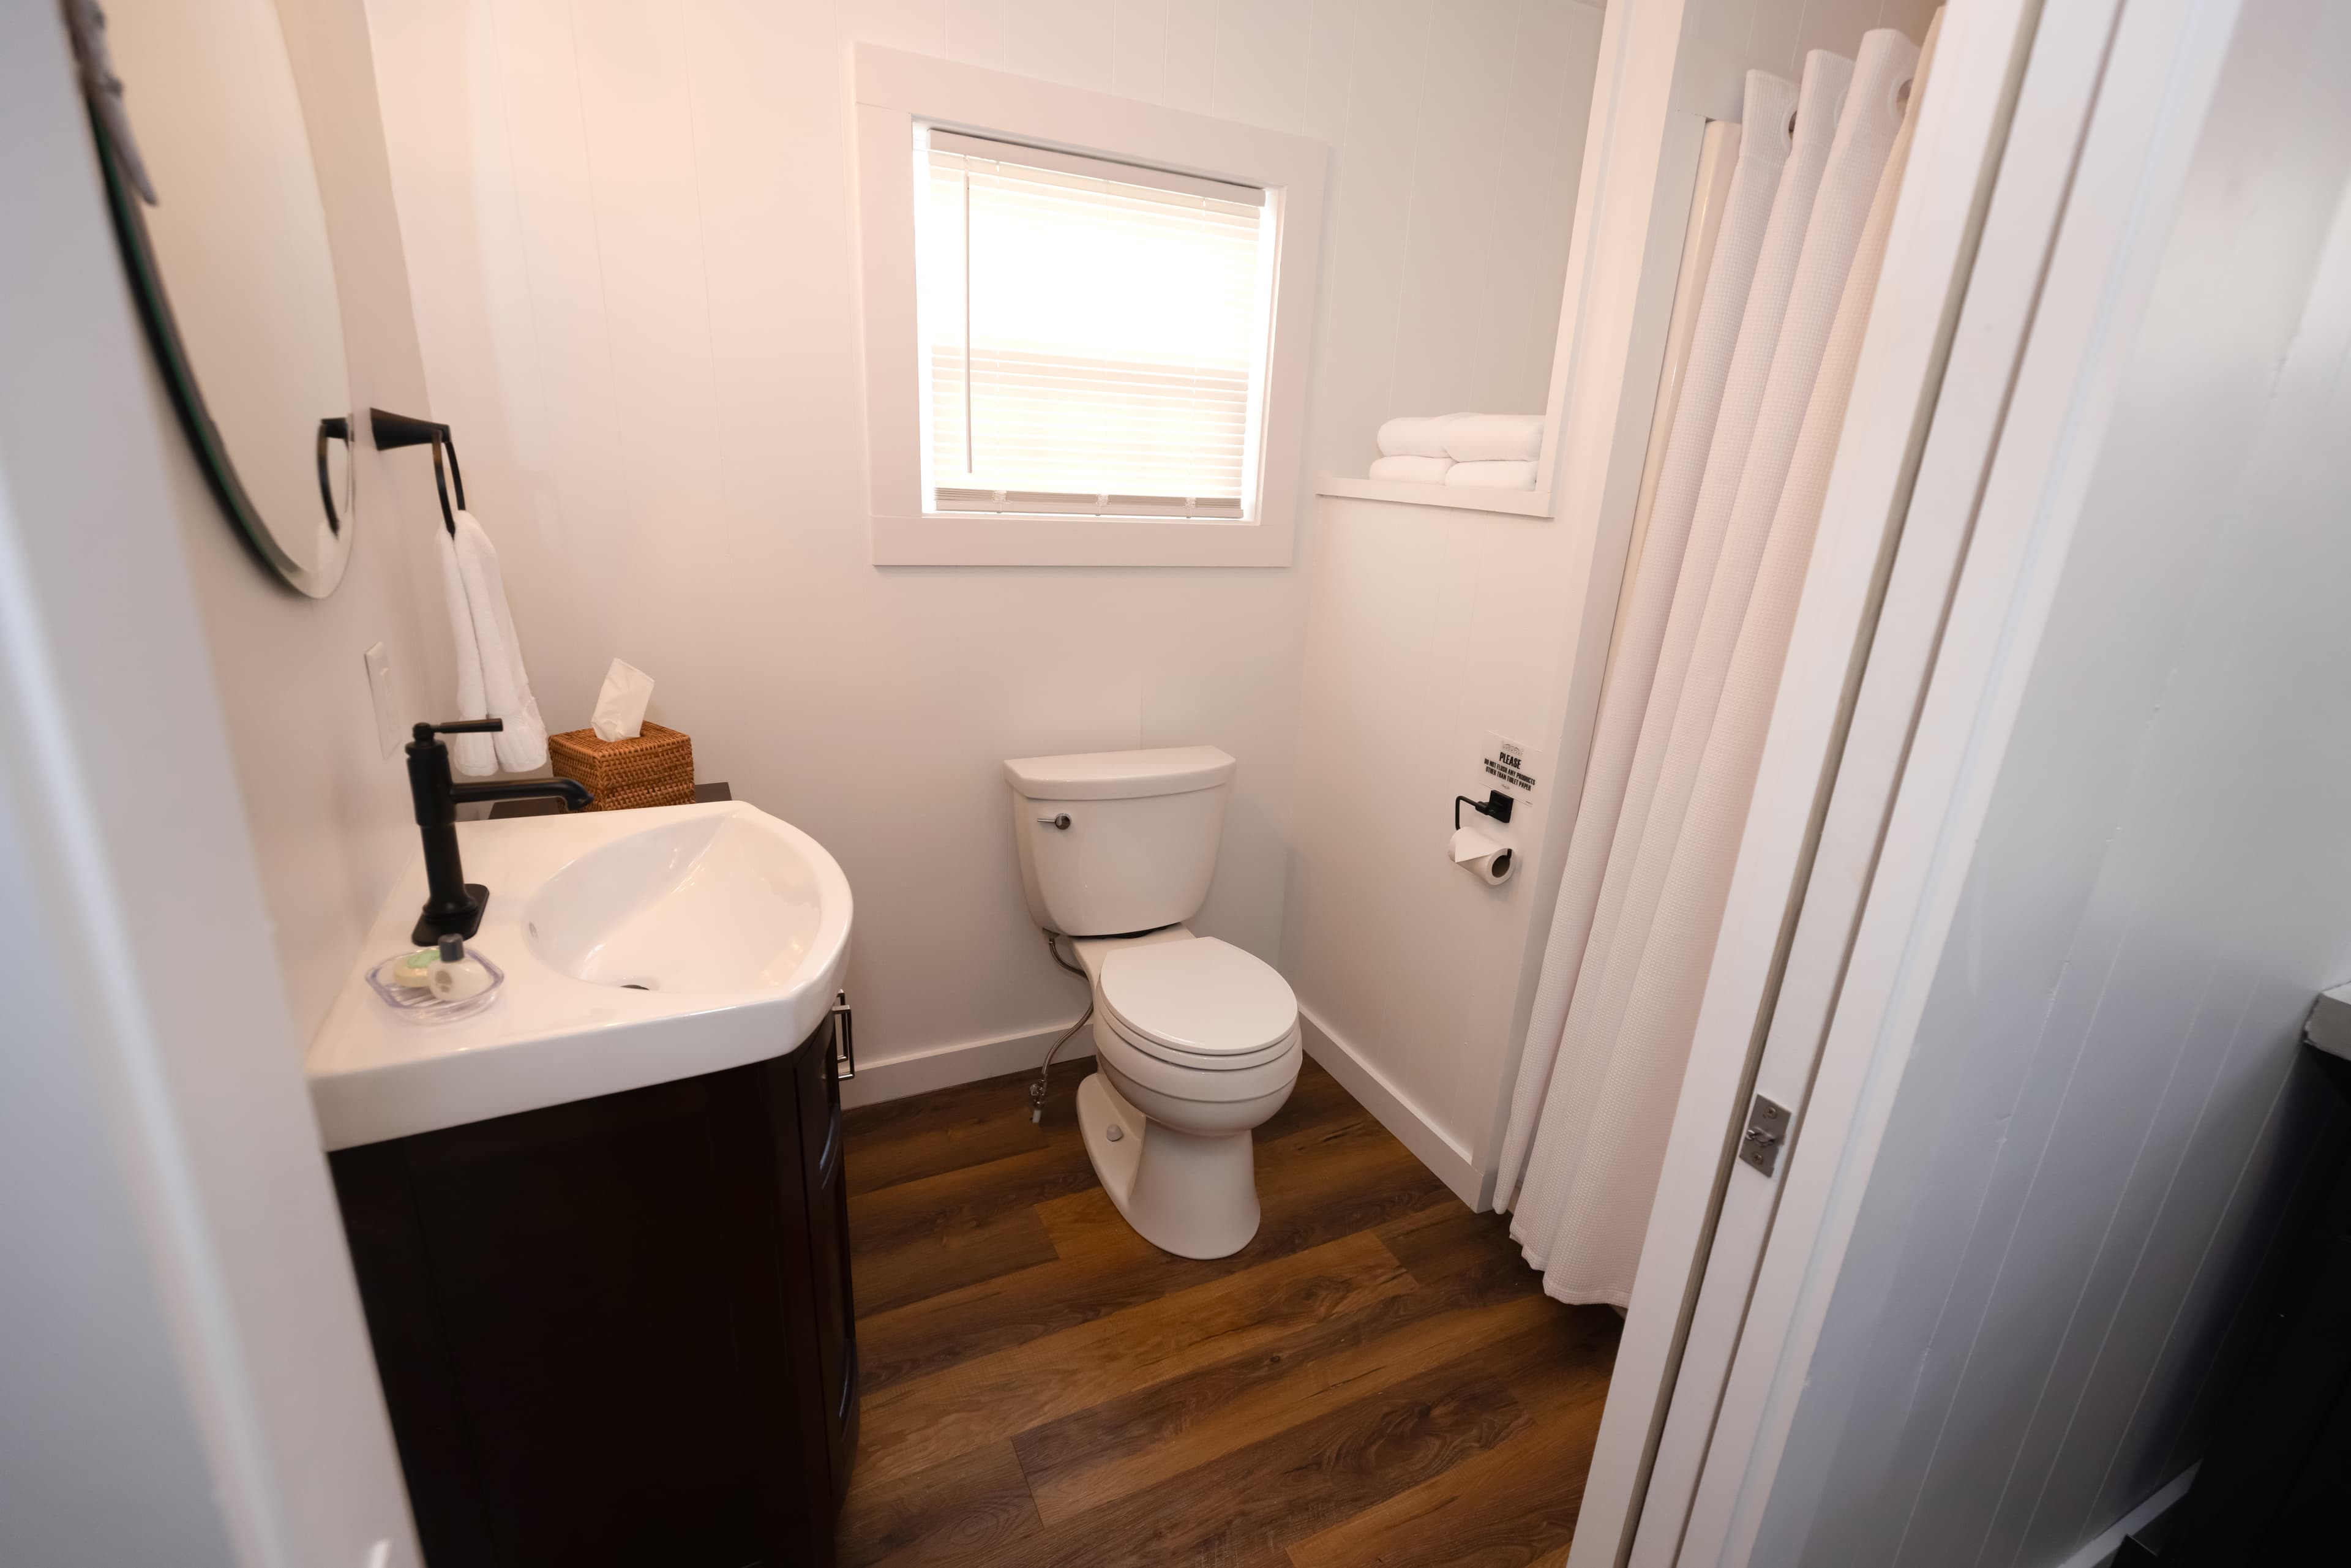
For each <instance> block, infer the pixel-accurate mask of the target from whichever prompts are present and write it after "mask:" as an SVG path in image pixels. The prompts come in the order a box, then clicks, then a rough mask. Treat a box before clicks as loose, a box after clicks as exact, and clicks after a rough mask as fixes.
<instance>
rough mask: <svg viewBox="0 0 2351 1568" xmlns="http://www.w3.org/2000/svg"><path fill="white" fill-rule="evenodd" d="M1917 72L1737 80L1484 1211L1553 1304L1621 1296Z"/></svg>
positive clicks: (1910, 53) (1905, 60) (1784, 636)
mask: <svg viewBox="0 0 2351 1568" xmlns="http://www.w3.org/2000/svg"><path fill="white" fill-rule="evenodd" d="M1918 61H1919V51H1918V50H1917V47H1915V46H1914V45H1912V44H1911V43H1910V41H1909V40H1908V39H1907V38H1906V37H1903V36H1902V35H1901V34H1900V33H1897V32H1894V31H1891V30H1882V31H1878V32H1873V33H1871V34H1869V35H1867V37H1865V38H1864V39H1863V42H1862V47H1861V49H1860V51H1859V55H1858V57H1857V58H1856V59H1855V60H1853V61H1847V60H1845V59H1843V58H1841V57H1837V56H1834V55H1831V54H1827V53H1825V52H1817V51H1816V52H1814V53H1813V54H1812V55H1811V56H1809V57H1807V58H1806V60H1805V62H1804V70H1803V80H1802V86H1801V87H1800V88H1798V89H1790V88H1789V87H1788V85H1787V84H1786V83H1785V82H1784V81H1781V80H1778V79H1777V78H1771V77H1768V76H1765V75H1763V74H1761V73H1760V72H1759V73H1751V74H1750V78H1749V81H1748V91H1747V103H1746V110H1745V114H1746V119H1745V122H1744V131H1745V134H1744V136H1743V138H1742V144H1741V147H1740V161H1739V162H1738V164H1737V165H1736V167H1735V169H1734V172H1733V175H1732V183H1731V192H1730V196H1729V203H1728V204H1727V206H1726V210H1725V214H1724V220H1723V226H1722V230H1721V235H1720V238H1719V240H1718V241H1717V248H1716V253H1715V260H1714V265H1713V267H1711V268H1710V269H1709V271H1708V280H1707V288H1706V293H1705V296H1704V298H1703V300H1702V302H1701V305H1700V308H1699V318H1698V327H1697V329H1696V332H1695V334H1694V338H1693V342H1692V348H1691V355H1690V371H1689V374H1688V377H1687V381H1686V382H1685V385H1684V391H1683V394H1682V402H1681V404H1680V405H1679V407H1678V408H1677V412H1676V417H1675V421H1674V425H1673V432H1672V435H1671V437H1670V439H1669V443H1668V448H1667V456H1666V460H1665V465H1664V467H1663V469H1662V471H1661V474H1660V478H1659V483H1658V486H1657V491H1656V499H1655V501H1654V503H1653V507H1652V514H1651V517H1650V521H1649V528H1648V532H1647V535H1646V542H1645V545H1644V549H1643V552H1642V558H1641V559H1640V560H1639V561H1638V562H1637V563H1636V565H1635V580H1634V588H1633V591H1632V593H1631V595H1630V596H1629V597H1628V599H1627V601H1626V608H1625V624H1624V625H1623V627H1622V628H1621V629H1620V632H1619V636H1618V640H1617V648H1616V652H1615V654H1614V660H1613V662H1612V664H1611V666H1610V669H1609V672H1608V675H1607V678H1606V681H1605V683H1604V687H1603V691H1602V697H1601V712H1600V716H1599V720H1598V723H1597V726H1596V727H1595V731H1594V735H1593V747H1592V753H1591V759H1590V762H1589V763H1588V765H1587V768H1586V775H1585V782H1584V794H1583V806H1582V808H1581V809H1580V810H1579V812H1578V815H1577V819H1576V824H1575V828H1574V831H1573V836H1572V837H1571V840H1570V844H1569V851H1568V862H1567V867H1566V871H1565V874H1564V875H1563V877H1562V882H1561V885H1560V894H1559V902H1558V905H1557V908H1556V911H1555V913H1554V915H1553V918H1552V930H1551V935H1550V938H1549V943H1548V946H1547V948H1546V952H1545V956H1544V962H1543V968H1542V974H1541V980H1540V981H1539V983H1538V988H1537V992H1536V998H1535V1007H1534V1013H1533V1017H1532V1019H1531V1021H1530V1025H1529V1029H1528V1038H1527V1042H1526V1049H1525V1052H1524V1054H1523V1056H1522V1057H1521V1059H1520V1070H1519V1077H1518V1082H1517V1084H1516V1086H1515V1090H1514V1092H1513V1095H1512V1100H1511V1106H1510V1124H1509V1128H1508V1131H1507V1133H1506V1134H1505V1138H1504V1143H1503V1150H1502V1168H1501V1174H1500V1182H1499V1189H1498V1192H1497V1195H1496V1207H1504V1208H1510V1209H1511V1210H1513V1211H1514V1215H1515V1218H1514V1219H1513V1222H1512V1224H1511V1235H1512V1236H1513V1237H1514V1238H1515V1239H1517V1240H1518V1241H1519V1242H1520V1246H1521V1247H1522V1248H1523V1249H1525V1253H1526V1257H1527V1260H1528V1261H1529V1262H1530V1263H1531V1264H1532V1265H1534V1266H1535V1267H1536V1268H1537V1269H1539V1270H1542V1271H1543V1276H1544V1278H1543V1285H1544V1289H1545V1290H1546V1291H1549V1292H1550V1293H1551V1294H1552V1295H1553V1296H1555V1297H1558V1298H1559V1299H1561V1300H1562V1301H1608V1302H1612V1303H1614V1304H1615V1305H1618V1306H1624V1305H1626V1304H1628V1303H1629V1302H1630V1301H1631V1296H1632V1285H1633V1273H1634V1269H1635V1265H1636V1264H1637V1263H1638V1261H1639V1258H1640V1247H1641V1239H1642V1235H1643V1233H1644V1231H1645V1230H1646V1226H1647V1219H1648V1212H1649V1206H1650V1201H1651V1199H1652V1197H1654V1196H1655V1192H1656V1179H1657V1174H1658V1166H1659V1162H1660V1161H1661V1160H1662V1158H1663V1155H1664V1150H1665V1145H1666V1139H1667V1134H1668V1132H1669V1130H1670V1126H1671V1122H1672V1116H1673V1109H1674V1103H1675V1100H1676V1097H1677V1092H1678V1089H1679V1085H1680V1082H1681V1075H1682V1069H1683V1065H1684V1063H1685V1061H1686V1060H1687V1054H1688V1049H1689V1040H1690V1034H1691V1030H1693V1029H1694V1028H1695V1026H1696V1022H1697V1015H1698V1004H1699V1002H1700V1000H1701V999H1702V998H1703V995H1704V991H1705V985H1706V971H1707V967H1708V962H1709V960H1710V959H1711V957H1712V954H1713V949H1714V941H1715V936H1716V935H1717V934H1718V932H1719V925H1720V921H1721V916H1722V907H1723V903H1724V900H1725V898H1726V897H1727V896H1728V893H1729V880H1730V873H1731V870H1732V867H1733V864H1734V862H1735V861H1736V857H1737V853H1738V846H1739V836H1740V830H1741V828H1742V827H1743V825H1744V823H1745V821H1746V814H1747V805H1748V800H1749V796H1750V793H1751V791H1752V789H1753V786H1754V781H1755V772H1756V768H1757V766H1758V764H1759V762H1760V758H1761V749H1762V743H1763V737H1764V732H1765V729H1766V727H1768V724H1769V721H1770V716H1771V699H1772V696H1773V694H1774V692H1775V691H1776V690H1777V687H1778V684H1779V675H1780V667H1781V664H1782V660H1783V658H1784V656H1785V653H1786V651H1787V645H1788V639H1789V636H1790V633H1791V631H1792V625H1793V621H1794V614H1795V607H1796V601H1797V599H1798V597H1799V595H1800V594H1801V591H1802V583H1803V577H1804V571H1805V568H1806V566H1807V564H1808V563H1809V561H1810V559H1811V549H1812V539H1813V529H1814V527H1815V525H1816V524H1817V523H1818V520H1819V515H1820V505H1821V497H1822V493H1823V489H1824V487H1825V484H1826V478H1827V474H1828V470H1829V467H1830V465H1831V464H1832V462H1833V460H1834V455H1835V443H1836V436H1837V433H1838V431H1839V429H1840V428H1841V427H1842V425H1843V423H1844V408H1845V402H1846V398H1847V396H1848V394H1849V392H1850V391H1851V385H1852V371H1853V366H1854V362H1855V360H1856V359H1857V357H1858V353H1859V348H1860V340H1861V334H1862V330H1863V329H1864V328H1865V325H1866V322H1867V317H1868V308H1869V302H1870V298H1871V297H1872V296H1873V294H1874V292H1875V287H1876V277H1877V270H1878V264H1879V261H1880V259H1881V257H1882V255H1883V249H1884V242H1885V235H1886V228H1887V226H1888V225H1890V222H1891V218H1892V212H1893V206H1894V199H1895V195H1896V192H1897V191H1898V189H1899V185H1900V177H1901V167H1902V163H1903V161H1904V159H1903V156H1902V153H1903V152H1904V151H1905V150H1906V149H1907V125H1908V123H1909V119H1908V116H1909V114H1910V113H1912V112H1915V99H1916V97H1917V94H1916V93H1914V92H1913V91H1911V90H1910V89H1911V86H1912V78H1913V76H1914V74H1915V73H1916V70H1917V65H1918ZM1791 100H1792V102H1793V108H1794V111H1795V112H1794V121H1793V127H1792V130H1791V128H1790V124H1789V117H1788V108H1789V105H1790V102H1791ZM1750 159H1751V160H1752V162H1751V164H1750Z"/></svg>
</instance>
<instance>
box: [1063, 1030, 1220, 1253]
mask: <svg viewBox="0 0 2351 1568" xmlns="http://www.w3.org/2000/svg"><path fill="white" fill-rule="evenodd" d="M1078 1129H1079V1131H1080V1132H1081V1133H1082V1134H1084V1136H1085V1141H1086V1157H1087V1158H1088V1159H1090V1160H1092V1162H1093V1167H1094V1175H1095V1176H1099V1177H1101V1178H1102V1190H1103V1191H1104V1192H1107V1193H1109V1194H1110V1200H1111V1202H1112V1203H1113V1204H1115V1205H1117V1206H1118V1212H1119V1213H1120V1214H1121V1215H1122V1216H1123V1217H1124V1218H1125V1220H1126V1222H1127V1223H1128V1224H1129V1225H1131V1226H1133V1227H1134V1230H1135V1234H1136V1235H1138V1236H1140V1237H1142V1238H1143V1239H1144V1240H1145V1241H1148V1242H1150V1243H1151V1244H1152V1245H1153V1246H1154V1247H1156V1248H1159V1249H1161V1250H1163V1251H1167V1252H1173V1253H1174V1254H1175V1256H1177V1257H1178V1258H1228V1257H1230V1256H1232V1255H1233V1254H1234V1253H1236V1252H1238V1251H1239V1250H1240V1249H1242V1248H1244V1247H1246V1246H1248V1245H1249V1239H1250V1238H1251V1237H1253V1236H1255V1235H1256V1234H1257V1228H1258V1220H1259V1210H1258V1202H1257V1148H1256V1145H1255V1143H1254V1142H1253V1141H1252V1140H1251V1138H1250V1136H1249V1130H1248V1129H1246V1128H1244V1129H1243V1130H1241V1131H1239V1132H1237V1133H1214V1134H1196V1133H1184V1132H1179V1131H1177V1130H1176V1129H1175V1128H1173V1127H1170V1126H1167V1125H1166V1124H1164V1123H1158V1122H1153V1121H1151V1120H1149V1119H1148V1118H1147V1117H1145V1116H1144V1113H1142V1112H1140V1111H1138V1110H1136V1109H1135V1108H1134V1105H1133V1104H1131V1103H1129V1102H1128V1101H1127V1099H1126V1096H1124V1095H1123V1094H1121V1093H1120V1092H1118V1088H1117V1086H1116V1085H1115V1084H1113V1083H1112V1082H1111V1081H1110V1079H1109V1078H1108V1076H1107V1075H1105V1074H1104V1073H1102V1072H1101V1071H1096V1072H1094V1073H1093V1074H1092V1076H1091V1077H1089V1078H1088V1079H1087V1080H1086V1081H1085V1082H1082V1083H1081V1084H1079V1085H1078ZM1113 1129H1115V1130H1116V1132H1117V1134H1118V1135H1117V1136H1116V1137H1113V1136H1112V1135H1111V1134H1112V1132H1113Z"/></svg>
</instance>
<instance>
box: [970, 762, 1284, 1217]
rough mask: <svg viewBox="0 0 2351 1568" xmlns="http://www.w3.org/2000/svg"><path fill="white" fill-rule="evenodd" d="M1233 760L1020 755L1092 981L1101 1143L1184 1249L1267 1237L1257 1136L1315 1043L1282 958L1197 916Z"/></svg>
mask: <svg viewBox="0 0 2351 1568" xmlns="http://www.w3.org/2000/svg"><path fill="white" fill-rule="evenodd" d="M1235 766H1236V765H1235V763H1234V761H1233V759H1232V758H1230V757H1228V756H1227V755H1226V754H1225V753H1223V752H1222V751H1219V750H1217V748H1216V747H1213V746H1170V747H1158V748H1156V749H1154V750H1148V751H1094V752H1080V753H1073V754H1071V755H1069V756H1066V757H1023V758H1014V759H1013V760H1011V761H1008V762H1007V763H1006V764H1005V765H1004V781H1005V782H1006V783H1007V784H1008V785H1009V786H1010V787H1011V799H1012V832H1013V838H1014V841H1015V842H1016V843H1017V844H1018V845H1019V851H1020V887H1021V892H1022V893H1023V894H1025V895H1026V896H1027V898H1028V901H1029V915H1031V916H1032V917H1033V918H1034V919H1035V920H1036V922H1037V924H1038V925H1040V926H1041V927H1042V928H1043V929H1044V930H1045V931H1046V932H1048V933H1049V934H1050V935H1051V937H1052V940H1053V941H1054V943H1055V944H1056V946H1055V949H1054V950H1055V951H1056V952H1057V953H1058V952H1059V951H1060V947H1059V943H1060V942H1061V939H1062V938H1063V937H1067V938H1069V939H1070V941H1071V946H1075V947H1076V948H1077V951H1078V958H1079V961H1080V963H1081V965H1082V967H1084V969H1085V972H1086V978H1087V982H1088V983H1089V984H1090V985H1091V986H1092V988H1093V999H1094V1015H1093V1016H1094V1055H1095V1059H1096V1061H1098V1062H1099V1064H1100V1071H1097V1072H1095V1073H1094V1075H1093V1076H1092V1077H1091V1078H1089V1079H1087V1080H1086V1081H1085V1082H1083V1083H1081V1084H1079V1085H1078V1123H1079V1125H1080V1127H1081V1129H1082V1130H1083V1132H1084V1134H1085V1140H1086V1154H1087V1155H1088V1156H1090V1157H1091V1158H1092V1161H1093V1166H1094V1174H1095V1175H1097V1176H1101V1177H1102V1186H1103V1188H1104V1189H1105V1190H1107V1191H1108V1192H1109V1194H1110V1197H1111V1201H1112V1202H1113V1203H1115V1204H1116V1205H1118V1211H1119V1213H1121V1214H1123V1215H1124V1216H1125V1217H1126V1222H1127V1223H1128V1224H1129V1225H1132V1226H1134V1228H1135V1230H1136V1231H1137V1232H1138V1233H1139V1234H1140V1235H1141V1236H1142V1237H1143V1238H1144V1239H1145V1240H1147V1241H1150V1242H1152V1243H1153V1244H1155V1245H1156V1246H1159V1247H1163V1248H1165V1249H1167V1250H1168V1251H1170V1252H1173V1253H1175V1254H1177V1255H1178V1256H1180V1257H1185V1258H1223V1257H1227V1256H1229V1255H1230V1254H1232V1253H1235V1252H1238V1251H1239V1250H1240V1249H1242V1248H1244V1247H1246V1246H1248V1245H1249V1238H1250V1237H1252V1236H1254V1235H1256V1234H1257V1225H1258V1203H1257V1160H1256V1150H1255V1147H1254V1145H1253V1143H1252V1141H1251V1139H1250V1136H1249V1134H1251V1133H1253V1132H1255V1131H1256V1130H1257V1128H1258V1127H1259V1126H1261V1125H1262V1124H1264V1123H1265V1121H1266V1119H1267V1118H1268V1117H1270V1116H1271V1115H1272V1114H1273V1113H1275V1112H1277V1111H1279V1110H1280V1109H1281V1106H1282V1103H1283V1102H1284V1101H1286V1100H1288V1099H1289V1098H1290V1086H1291V1085H1292V1084H1294V1083H1296V1082H1298V1064H1299V1061H1300V1058H1301V1049H1302V1048H1301V1043H1300V1037H1299V1030H1298V998H1296V997H1295V996H1293V995H1291V994H1290V986H1289V984H1288V982H1286V981H1285V980H1283V979H1282V977H1280V975H1279V974H1278V973H1276V972H1275V970H1274V968H1273V967H1272V966H1271V965H1270V964H1267V963H1266V962H1265V961H1264V960H1262V959H1260V958H1259V957H1257V956H1254V955H1252V954H1249V953H1246V952H1244V951H1242V950H1241V949H1240V948H1238V947H1235V946H1232V945H1230V944H1229V943H1225V942H1219V941H1217V939H1216V938H1215V937H1213V936H1195V935H1194V934H1193V933H1192V931H1191V929H1190V928H1189V927H1188V926H1186V925H1185V922H1186V921H1187V920H1190V919H1191V918H1192V917H1193V916H1195V915H1197V914H1199V912H1200V909H1201V906H1202V905H1203V904H1206V903H1207V898H1208V884H1209V883H1210V882H1212V881H1213V880H1214V879H1215V876H1216V871H1217V850H1218V846H1219V844H1220V843H1221V841H1222V840H1223V836H1224V826H1225V802H1226V800H1227V799H1228V797H1229V796H1230V795H1231V793H1232V784H1233V772H1234V768H1235Z"/></svg>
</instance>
